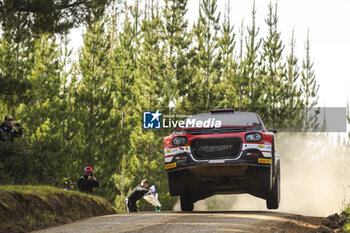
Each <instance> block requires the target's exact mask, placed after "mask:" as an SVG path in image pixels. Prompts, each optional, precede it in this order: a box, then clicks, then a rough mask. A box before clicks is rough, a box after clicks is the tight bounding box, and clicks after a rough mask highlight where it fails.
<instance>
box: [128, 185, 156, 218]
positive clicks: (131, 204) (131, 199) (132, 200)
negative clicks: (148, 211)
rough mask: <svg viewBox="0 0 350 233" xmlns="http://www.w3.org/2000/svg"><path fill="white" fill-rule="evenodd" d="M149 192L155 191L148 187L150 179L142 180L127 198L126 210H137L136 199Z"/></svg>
mask: <svg viewBox="0 0 350 233" xmlns="http://www.w3.org/2000/svg"><path fill="white" fill-rule="evenodd" d="M148 192H151V193H153V191H152V190H150V189H148V180H146V179H144V180H142V181H141V184H138V185H137V186H136V187H135V188H134V189H133V190H132V191H131V193H130V194H129V195H128V197H127V198H126V199H125V207H126V212H128V213H130V212H137V206H136V201H138V200H139V199H140V198H141V197H143V195H145V194H146V193H148Z"/></svg>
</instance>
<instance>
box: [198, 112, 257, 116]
mask: <svg viewBox="0 0 350 233" xmlns="http://www.w3.org/2000/svg"><path fill="white" fill-rule="evenodd" d="M213 115H241V116H242V115H257V114H256V113H255V112H236V111H235V112H213V113H212V112H207V113H200V114H196V115H192V117H194V116H213Z"/></svg>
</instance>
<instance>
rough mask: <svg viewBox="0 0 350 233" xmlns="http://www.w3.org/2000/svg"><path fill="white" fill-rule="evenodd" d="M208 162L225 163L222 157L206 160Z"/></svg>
mask: <svg viewBox="0 0 350 233" xmlns="http://www.w3.org/2000/svg"><path fill="white" fill-rule="evenodd" d="M208 163H225V160H224V159H214V160H208Z"/></svg>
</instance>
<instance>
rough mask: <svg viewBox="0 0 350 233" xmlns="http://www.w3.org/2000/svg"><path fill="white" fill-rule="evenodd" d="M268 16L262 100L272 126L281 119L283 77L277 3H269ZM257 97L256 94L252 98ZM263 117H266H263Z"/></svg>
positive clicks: (264, 45) (264, 46)
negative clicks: (264, 95)
mask: <svg viewBox="0 0 350 233" xmlns="http://www.w3.org/2000/svg"><path fill="white" fill-rule="evenodd" d="M268 8H269V13H268V17H267V18H266V19H265V22H266V24H267V25H268V27H269V34H268V37H267V38H266V39H265V40H264V43H263V49H264V56H263V57H264V74H265V75H264V76H265V79H264V83H263V86H264V87H265V88H264V91H265V93H266V97H265V98H264V102H265V103H266V105H267V106H265V108H266V107H267V109H268V110H269V112H268V115H270V116H271V118H272V119H271V122H267V123H270V124H271V126H272V128H275V127H276V126H277V121H279V120H278V119H283V118H281V116H280V111H279V109H278V108H279V107H281V105H280V104H279V103H280V102H281V101H282V96H283V78H284V75H285V74H284V64H283V63H282V62H281V60H282V53H283V49H284V46H283V44H282V41H281V39H280V33H279V32H278V29H277V23H278V16H277V3H276V5H275V7H273V6H272V4H271V3H270V4H269V6H268ZM259 92H260V91H259ZM256 98H258V96H256V97H255V98H254V99H256ZM264 118H267V116H266V117H264Z"/></svg>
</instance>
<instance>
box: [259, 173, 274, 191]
mask: <svg viewBox="0 0 350 233" xmlns="http://www.w3.org/2000/svg"><path fill="white" fill-rule="evenodd" d="M271 183H272V171H271V168H270V167H261V168H258V188H259V191H260V192H261V193H263V195H264V196H266V195H268V194H269V193H270V191H271V190H272V187H271V186H272V185H271Z"/></svg>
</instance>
